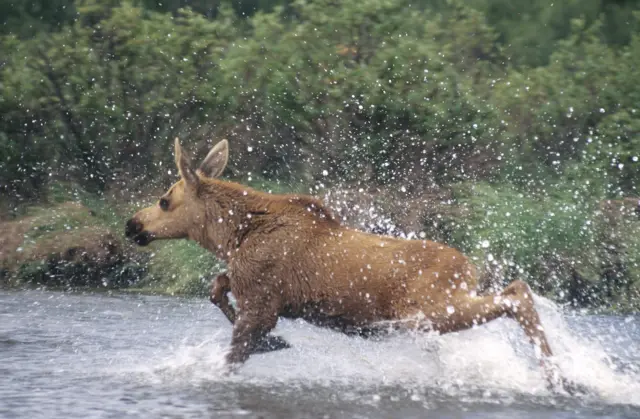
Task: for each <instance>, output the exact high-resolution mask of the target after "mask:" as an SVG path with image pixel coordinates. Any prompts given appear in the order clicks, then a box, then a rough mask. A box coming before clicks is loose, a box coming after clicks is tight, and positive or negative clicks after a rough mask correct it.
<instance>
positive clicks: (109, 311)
mask: <svg viewBox="0 0 640 419" xmlns="http://www.w3.org/2000/svg"><path fill="white" fill-rule="evenodd" d="M536 302H537V304H538V307H539V309H540V312H541V317H542V321H543V324H544V326H545V328H546V331H547V333H548V336H549V340H550V343H551V345H552V348H553V349H554V351H555V354H556V361H557V363H558V365H559V367H560V368H561V370H562V372H563V374H564V375H565V377H566V378H568V379H570V380H572V381H574V382H576V383H577V384H580V385H582V386H585V387H586V388H587V389H588V393H587V394H586V395H580V396H574V397H568V396H561V395H556V394H552V393H550V392H549V391H548V390H547V389H546V382H545V380H544V378H543V375H542V373H541V371H540V369H539V367H538V364H537V361H536V359H535V356H534V352H533V349H532V348H531V347H530V345H529V344H528V343H527V342H526V339H525V336H524V334H523V333H522V331H521V330H520V328H519V327H518V326H517V325H516V323H515V322H513V321H511V320H508V319H501V320H498V321H495V322H491V323H489V324H487V325H485V326H482V327H478V328H476V329H473V330H469V331H465V332H461V333H456V334H449V335H443V336H437V335H435V334H424V333H415V334H414V333H394V334H391V335H389V336H385V337H383V338H379V339H369V340H367V339H363V338H354V337H348V336H346V335H342V334H339V333H336V332H333V331H330V330H326V329H320V328H317V327H314V326H311V325H309V324H307V323H305V322H303V321H289V320H281V321H280V322H279V323H278V326H277V328H276V330H275V332H274V333H275V334H277V335H280V336H282V337H283V338H284V339H286V340H287V341H288V342H289V343H290V344H291V346H292V347H291V348H290V349H286V350H282V351H277V352H272V353H266V354H260V355H255V356H252V357H251V358H250V359H249V360H248V362H247V363H246V364H244V365H243V366H242V367H240V368H239V369H238V370H237V371H236V372H234V373H232V374H230V375H227V374H225V372H226V371H227V370H226V367H225V365H224V357H225V354H226V351H227V349H228V346H229V341H230V338H231V325H230V324H229V323H228V322H227V320H226V319H225V318H224V317H223V316H222V315H221V314H220V313H219V311H218V310H217V309H216V308H214V307H212V306H211V305H210V303H209V302H208V301H202V300H183V299H176V298H159V297H139V296H115V297H108V296H104V295H73V294H57V293H46V292H27V293H10V294H2V293H0V357H1V358H2V359H3V360H4V361H5V362H3V363H2V364H1V365H0V417H4V416H9V417H20V416H23V417H72V416H74V417H87V416H91V412H95V411H96V410H98V411H107V412H112V413H113V414H114V415H117V416H118V417H139V415H142V416H145V415H146V416H147V417H148V415H149V414H155V415H156V416H158V415H167V414H174V415H177V416H180V417H202V415H209V416H210V415H211V414H212V412H214V413H216V414H219V415H222V416H224V415H227V416H236V415H254V416H261V417H306V416H304V414H310V413H314V412H315V413H316V414H317V416H323V415H325V414H328V415H329V416H330V417H332V416H359V417H363V416H364V417H391V416H393V417H397V416H402V417H423V416H424V414H425V409H427V410H429V412H431V413H434V414H437V415H452V414H455V415H458V416H459V415H460V412H467V413H465V414H464V415H463V416H465V417H474V416H473V414H471V413H470V412H475V413H474V414H480V415H481V414H482V413H483V412H484V414H490V415H491V416H495V415H496V414H501V415H506V416H504V417H513V415H518V416H519V417H538V416H539V415H540V414H542V413H543V412H545V416H547V417H548V416H554V412H556V413H560V414H559V416H561V417H567V415H566V412H571V414H576V413H575V412H579V414H578V416H579V417H602V416H609V417H615V418H619V417H625V416H627V415H628V416H630V417H634V416H636V417H637V414H638V413H639V412H640V371H639V369H638V365H639V364H640V326H639V325H638V323H639V322H638V318H637V317H628V318H624V317H616V316H582V315H574V316H571V315H566V314H564V313H562V312H561V311H560V310H559V309H558V307H557V306H556V305H554V304H553V303H551V302H550V301H548V300H546V299H543V298H536ZM547 413H548V414H547ZM510 415H511V416H510ZM594 415H595V416H594ZM476 417H477V416H476Z"/></svg>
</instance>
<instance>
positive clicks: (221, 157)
mask: <svg viewBox="0 0 640 419" xmlns="http://www.w3.org/2000/svg"><path fill="white" fill-rule="evenodd" d="M228 160H229V142H228V141H227V140H222V141H220V142H219V143H218V144H216V145H215V146H214V147H213V148H212V149H211V151H210V152H209V154H207V157H205V158H204V160H203V161H202V164H201V165H200V168H199V169H198V170H200V171H201V172H202V174H204V175H205V176H207V177H218V176H220V175H221V174H222V172H223V171H224V168H225V167H227V161H228Z"/></svg>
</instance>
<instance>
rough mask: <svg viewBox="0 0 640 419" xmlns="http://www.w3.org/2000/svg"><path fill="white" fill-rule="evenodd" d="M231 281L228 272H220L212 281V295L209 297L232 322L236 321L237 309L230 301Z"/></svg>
mask: <svg viewBox="0 0 640 419" xmlns="http://www.w3.org/2000/svg"><path fill="white" fill-rule="evenodd" d="M230 292H231V281H230V280H229V277H228V276H227V274H220V275H218V276H217V277H215V278H214V279H213V281H211V295H210V297H209V299H210V300H211V302H212V303H213V305H215V306H216V307H218V308H219V309H220V310H221V311H222V313H223V314H224V315H225V316H226V317H227V319H228V320H229V321H230V322H231V324H233V323H235V321H236V311H235V310H234V308H233V306H232V305H231V302H230V301H229V296H228V295H227V294H228V293H230Z"/></svg>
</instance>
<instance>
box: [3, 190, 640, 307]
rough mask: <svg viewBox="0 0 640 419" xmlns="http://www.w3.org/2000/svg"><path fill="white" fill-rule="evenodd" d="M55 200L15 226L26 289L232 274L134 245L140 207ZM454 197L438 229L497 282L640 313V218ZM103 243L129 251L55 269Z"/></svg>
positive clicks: (212, 262)
mask: <svg viewBox="0 0 640 419" xmlns="http://www.w3.org/2000/svg"><path fill="white" fill-rule="evenodd" d="M246 182H247V183H250V184H251V186H253V187H256V188H258V189H262V190H266V191H269V190H270V191H272V192H273V193H286V192H302V193H304V192H305V190H304V188H303V187H302V186H301V185H287V184H282V183H278V182H267V181H264V180H261V179H258V180H255V179H253V180H252V181H250V182H249V181H248V180H247V181H246ZM50 196H51V199H50V203H49V204H47V205H42V206H38V207H30V208H28V209H26V211H24V214H25V216H24V217H23V218H21V219H20V220H19V221H16V222H14V224H11V225H12V226H13V227H12V228H14V230H15V231H9V230H7V229H6V228H5V234H7V236H8V237H9V239H10V240H9V242H8V243H9V244H8V245H6V247H7V248H8V249H9V250H11V251H13V256H12V257H13V260H14V263H13V266H9V265H7V263H6V259H7V258H6V257H5V264H4V269H5V272H7V269H10V270H11V272H12V278H17V280H16V281H14V283H16V284H25V283H27V284H32V283H45V284H59V282H60V281H59V278H64V277H66V278H71V279H72V280H71V282H69V283H70V284H72V285H82V284H84V285H86V286H94V287H98V288H100V287H120V288H125V289H128V290H130V291H135V292H145V293H158V294H170V295H195V296H204V295H208V289H209V284H210V281H211V279H212V278H213V277H214V276H215V275H216V274H217V273H219V272H220V271H222V269H223V268H224V266H223V264H222V263H221V262H220V261H219V260H217V259H216V258H215V257H214V256H213V254H211V253H210V252H208V251H206V250H204V249H202V248H200V247H199V246H198V245H197V244H196V243H193V242H189V241H186V240H175V241H159V242H155V243H152V244H151V245H150V246H149V247H146V248H139V247H136V246H133V245H131V244H130V243H128V242H127V241H126V240H125V239H124V237H123V236H124V234H123V225H124V220H125V219H126V218H128V217H129V216H130V215H131V214H132V213H134V212H135V211H137V210H138V208H137V206H135V205H131V204H121V203H115V202H110V201H108V200H106V199H101V198H98V197H96V196H94V195H91V194H88V193H85V192H84V191H82V190H81V189H79V188H77V187H75V186H73V185H65V184H57V185H53V187H52V190H51V193H50ZM454 197H455V199H456V201H457V205H459V206H461V207H464V208H465V210H464V211H460V212H456V211H452V212H451V213H450V214H444V213H443V215H444V217H443V221H444V222H442V223H438V225H439V226H438V228H441V229H444V230H446V234H443V235H442V237H447V239H446V240H447V242H448V244H450V245H452V246H454V247H457V248H459V249H461V250H462V251H463V252H465V253H466V254H468V255H469V256H470V257H472V259H473V260H474V261H475V263H476V264H477V265H479V266H484V268H485V269H484V270H485V277H486V278H489V280H491V281H493V282H494V283H497V284H498V285H504V284H505V283H506V282H509V281H511V280H513V279H516V278H521V279H524V280H526V281H527V282H529V284H531V285H532V287H533V288H534V289H535V290H536V291H537V292H539V293H542V294H544V295H547V296H550V297H552V298H554V299H555V300H556V301H560V302H564V303H568V304H574V305H576V306H581V307H584V306H590V307H600V308H603V309H606V310H609V311H611V310H614V311H633V310H639V309H640V221H639V220H638V218H637V217H636V218H633V217H631V218H620V219H618V220H617V221H616V223H615V224H611V222H607V221H605V220H604V218H603V217H602V214H600V213H598V208H597V201H595V200H588V199H584V198H583V197H578V196H576V195H574V194H572V193H570V192H566V191H565V192H561V191H556V192H555V193H553V194H545V195H533V194H526V193H524V192H522V191H520V190H518V189H516V188H515V187H512V186H508V185H504V184H502V185H495V184H488V183H474V184H459V185H456V186H455V187H454ZM430 228H431V229H433V227H430ZM6 232H8V233H6ZM103 237H109V238H110V239H109V240H113V241H114V242H115V243H116V244H117V245H118V246H120V247H119V250H118V252H119V253H117V254H118V255H119V256H118V258H115V259H113V260H112V259H109V258H108V257H107V256H105V260H106V262H105V263H103V264H98V265H92V264H91V263H88V262H89V261H87V260H86V258H85V259H81V258H80V259H78V257H77V256H76V257H74V258H71V260H70V261H66V262H65V263H62V264H61V263H57V264H56V263H52V261H54V262H55V261H56V257H58V258H59V256H60V254H61V253H64V251H65V250H66V249H73V248H74V247H78V246H84V247H86V248H88V249H90V250H91V249H92V250H91V251H92V252H93V253H92V255H93V256H92V257H93V258H94V259H96V260H100V258H101V257H102V256H100V255H101V254H102V253H101V252H102V251H103V247H100V246H98V247H96V246H94V247H91V246H92V244H93V243H95V242H97V241H99V240H100V239H101V238H103ZM5 238H6V237H5ZM11 240H13V242H11ZM16 240H18V241H16ZM5 242H6V240H5ZM2 244H3V237H2V229H0V245H2ZM16 249H20V252H17V253H16ZM1 250H2V248H1V246H0V268H3V266H2V263H3V262H2V252H1ZM18 253H19V254H18ZM56 255H57V256H56ZM9 259H11V257H10V258H9ZM111 262H113V263H111ZM5 276H6V275H5ZM52 278H53V280H52ZM0 279H1V276H0ZM56 281H57V282H56Z"/></svg>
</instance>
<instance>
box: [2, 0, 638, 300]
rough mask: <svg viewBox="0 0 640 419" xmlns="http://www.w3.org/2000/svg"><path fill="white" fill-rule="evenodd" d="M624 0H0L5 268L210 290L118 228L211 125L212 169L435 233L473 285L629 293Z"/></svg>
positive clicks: (633, 85)
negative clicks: (469, 265) (481, 277)
mask: <svg viewBox="0 0 640 419" xmlns="http://www.w3.org/2000/svg"><path fill="white" fill-rule="evenodd" d="M639 12H640V2H638V1H632V0H615V1H614V0H608V1H605V0H564V1H554V0H537V1H524V0H432V1H428V0H412V1H408V0H359V1H345V0H313V1H312V0H307V1H301V0H296V1H286V0H242V1H234V2H231V1H216V0H163V1H152V0H138V1H135V0H0V51H1V53H0V214H1V216H0V219H4V221H3V222H2V224H0V268H1V270H0V272H2V274H0V279H2V278H3V279H2V280H3V281H4V282H5V283H7V284H13V285H15V284H25V283H36V284H48V285H62V286H77V285H91V286H97V287H123V286H131V287H134V288H136V289H139V288H144V289H147V290H159V291H163V292H182V293H202V292H204V290H205V288H206V284H207V283H208V280H209V278H210V275H212V274H213V273H215V272H216V271H217V270H219V269H221V266H220V265H219V264H218V262H217V261H215V260H214V259H213V258H212V256H211V255H209V254H206V253H204V252H202V251H201V250H199V249H198V248H197V247H196V246H195V245H193V244H190V243H186V242H182V243H165V244H158V245H156V246H155V247H153V248H152V249H151V250H150V251H147V252H141V251H138V250H134V249H132V248H130V247H129V246H128V245H127V243H125V242H123V241H122V233H121V229H122V224H123V220H124V219H125V218H126V216H127V215H129V214H130V213H131V211H133V210H134V208H135V207H136V206H139V205H142V204H144V203H145V199H149V198H150V197H153V196H154V194H157V193H158V192H159V191H160V190H162V189H163V188H164V187H166V186H167V185H168V184H169V183H170V182H171V181H172V180H174V177H175V170H174V169H173V164H172V159H173V156H172V148H171V146H170V145H171V142H172V140H173V138H174V137H175V136H179V137H181V138H182V141H183V145H185V147H186V148H187V149H191V150H194V152H195V153H194V158H195V157H196V156H197V158H200V157H201V156H202V155H203V154H204V153H205V151H206V150H207V149H208V148H209V147H210V146H211V145H212V144H213V143H214V141H216V140H217V139H219V138H222V137H226V138H229V140H230V143H231V154H232V158H231V164H230V168H229V170H228V172H227V173H226V174H225V175H226V176H227V177H229V178H232V179H236V180H239V181H243V182H247V183H251V184H252V185H255V186H256V187H261V188H265V189H270V190H273V191H275V192H277V191H285V190H286V191H298V192H304V193H312V194H315V195H319V196H325V197H326V199H327V201H328V202H329V203H330V204H331V205H332V206H333V207H335V208H336V210H337V211H338V212H339V213H340V214H341V215H342V216H343V217H345V222H346V223H351V224H352V225H355V226H358V227H360V228H365V229H373V230H376V229H378V230H379V229H380V228H382V229H384V230H385V231H386V232H392V233H395V234H400V232H402V234H405V235H406V234H411V233H412V232H413V233H415V234H416V235H420V234H422V235H423V236H426V237H428V238H432V239H434V240H441V241H444V242H446V243H449V244H451V245H453V246H456V247H458V248H460V249H462V250H463V251H465V252H467V253H468V254H470V255H471V256H472V257H473V258H474V259H475V260H476V261H477V263H478V264H479V265H480V266H483V267H484V269H485V273H486V275H485V277H486V281H485V286H498V287H499V286H501V285H502V284H504V283H505V282H507V281H510V280H512V279H514V278H516V277H522V278H524V279H526V280H527V281H528V282H529V283H530V284H531V285H532V286H533V288H534V289H535V290H536V291H537V292H540V293H543V294H545V295H548V296H551V297H552V298H554V299H556V300H557V301H559V302H562V303H567V304H570V305H573V306H577V307H595V308H605V309H615V310H637V309H638V308H639V307H640V234H639V233H640V221H639V219H638V198H637V197H638V195H639V194H638V190H637V189H638V187H639V185H638V181H639V179H640V162H638V159H639V158H640V118H638V113H639V110H640V84H639V83H638V80H640V32H639V31H638V29H639V28H640V26H639V24H640V21H639V19H640V14H639ZM69 201H72V202H75V203H76V205H71V204H69ZM65 203H66V204H65ZM80 204H81V205H80ZM374 208H375V210H374ZM3 235H4V237H3ZM96 243H97V244H96Z"/></svg>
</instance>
